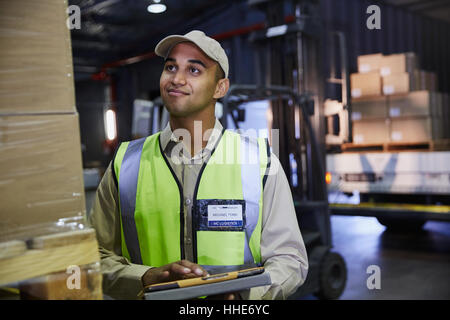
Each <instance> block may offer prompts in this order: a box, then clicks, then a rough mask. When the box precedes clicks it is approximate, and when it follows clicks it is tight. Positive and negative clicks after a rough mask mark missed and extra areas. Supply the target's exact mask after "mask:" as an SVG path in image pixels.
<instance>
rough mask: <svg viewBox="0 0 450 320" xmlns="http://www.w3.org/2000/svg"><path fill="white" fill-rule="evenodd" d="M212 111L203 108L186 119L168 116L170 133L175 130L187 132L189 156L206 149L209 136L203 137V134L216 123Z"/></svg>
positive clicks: (212, 109)
mask: <svg viewBox="0 0 450 320" xmlns="http://www.w3.org/2000/svg"><path fill="white" fill-rule="evenodd" d="M214 110H215V109H214V108H205V109H204V110H202V111H201V112H199V113H198V114H195V115H192V116H191V115H190V116H187V117H176V116H173V115H170V120H169V121H170V128H171V129H172V132H174V131H175V130H177V129H184V130H187V131H188V132H189V137H190V149H191V150H190V152H191V156H194V155H195V154H197V153H198V152H199V151H200V150H201V149H203V148H205V147H206V144H207V143H208V139H209V136H205V132H206V131H207V130H209V129H213V128H214V125H215V122H216V118H215V115H214ZM210 132H211V131H209V133H210ZM183 138H185V137H183ZM185 143H186V144H187V145H188V144H189V143H188V142H187V141H186V142H185Z"/></svg>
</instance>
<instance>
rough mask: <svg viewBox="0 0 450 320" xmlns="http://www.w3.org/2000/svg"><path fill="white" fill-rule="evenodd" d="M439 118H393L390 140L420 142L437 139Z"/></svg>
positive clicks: (439, 134)
mask: <svg viewBox="0 0 450 320" xmlns="http://www.w3.org/2000/svg"><path fill="white" fill-rule="evenodd" d="M439 120H440V119H438V118H435V117H412V118H394V119H392V120H391V141H392V142H405V143H420V142H427V141H430V140H433V139H439V138H440V137H441V133H440V129H441V128H440V125H439V123H440V121H439Z"/></svg>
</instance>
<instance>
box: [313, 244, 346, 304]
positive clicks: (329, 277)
mask: <svg viewBox="0 0 450 320" xmlns="http://www.w3.org/2000/svg"><path fill="white" fill-rule="evenodd" d="M346 282H347V267H346V265H345V261H344V259H343V258H342V256H341V255H340V254H338V253H336V252H328V253H327V254H326V255H325V256H324V258H323V260H322V264H321V266H320V273H319V283H320V290H319V292H317V293H316V294H315V295H316V296H317V297H318V298H319V299H326V300H330V299H337V298H339V297H340V295H341V294H342V292H343V291H344V288H345V284H346Z"/></svg>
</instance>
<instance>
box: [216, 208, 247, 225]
mask: <svg viewBox="0 0 450 320" xmlns="http://www.w3.org/2000/svg"><path fill="white" fill-rule="evenodd" d="M242 226H243V220H242V205H241V204H228V205H226V204H225V205H222V204H219V205H208V227H209V228H222V227H235V228H240V227H242Z"/></svg>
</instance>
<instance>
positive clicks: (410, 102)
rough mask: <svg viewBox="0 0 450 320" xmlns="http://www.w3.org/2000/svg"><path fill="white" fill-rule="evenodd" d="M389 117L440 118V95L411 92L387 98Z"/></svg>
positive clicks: (426, 92)
mask: <svg viewBox="0 0 450 320" xmlns="http://www.w3.org/2000/svg"><path fill="white" fill-rule="evenodd" d="M387 100H388V109H389V116H390V117H392V118H396V117H404V116H435V117H441V116H442V95H441V94H440V93H437V92H430V91H413V92H409V93H406V94H400V95H393V96H389V97H388V98H387Z"/></svg>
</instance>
